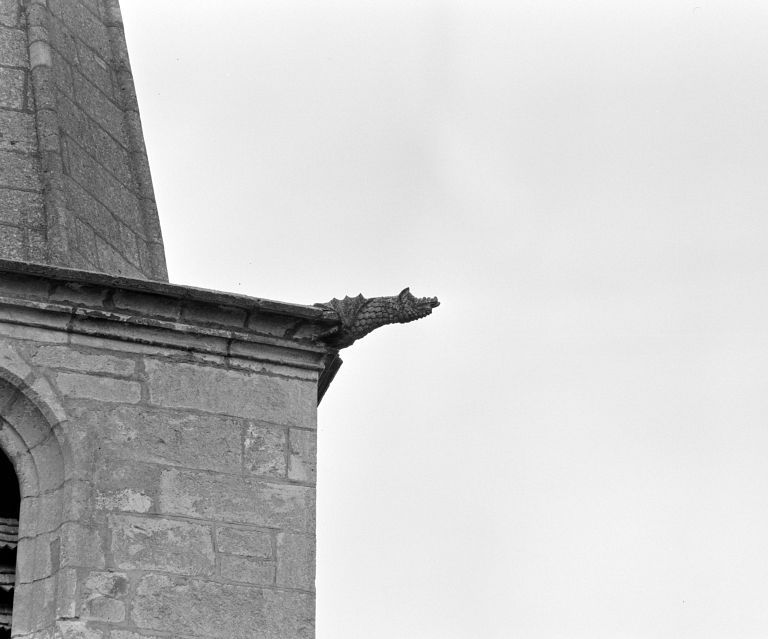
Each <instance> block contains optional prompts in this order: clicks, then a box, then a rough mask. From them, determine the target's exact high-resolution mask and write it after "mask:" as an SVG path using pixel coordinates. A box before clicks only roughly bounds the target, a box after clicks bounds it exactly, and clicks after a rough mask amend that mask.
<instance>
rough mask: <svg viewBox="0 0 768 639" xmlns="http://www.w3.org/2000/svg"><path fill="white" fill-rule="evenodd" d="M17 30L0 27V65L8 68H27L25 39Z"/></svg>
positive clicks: (21, 32) (22, 33)
mask: <svg viewBox="0 0 768 639" xmlns="http://www.w3.org/2000/svg"><path fill="white" fill-rule="evenodd" d="M24 35H25V34H24V32H23V31H21V30H19V29H7V28H5V27H2V26H0V64H2V65H4V66H8V67H24V66H27V39H26V38H25V37H24Z"/></svg>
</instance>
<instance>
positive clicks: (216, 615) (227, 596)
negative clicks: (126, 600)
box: [132, 575, 314, 639]
mask: <svg viewBox="0 0 768 639" xmlns="http://www.w3.org/2000/svg"><path fill="white" fill-rule="evenodd" d="M132 617H133V619H132V620H133V622H134V623H135V624H136V625H137V626H138V627H139V628H146V629H148V630H157V631H166V632H173V633H180V634H190V635H194V636H202V637H210V638H211V639H286V638H288V637H291V638H296V639H310V638H311V637H314V599H313V597H312V596H311V595H308V594H306V593H302V592H289V591H277V590H271V589H267V588H256V587H250V586H240V585H230V584H222V583H216V582H211V581H203V580H200V579H188V578H183V577H171V576H168V575H147V576H145V577H143V578H142V579H141V580H140V581H139V585H138V587H137V589H136V595H135V596H134V600H133V611H132Z"/></svg>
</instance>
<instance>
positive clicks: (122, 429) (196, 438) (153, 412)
mask: <svg viewBox="0 0 768 639" xmlns="http://www.w3.org/2000/svg"><path fill="white" fill-rule="evenodd" d="M70 419H71V420H73V421H75V422H77V423H81V424H83V425H84V426H85V427H86V428H88V430H89V431H90V432H93V433H99V435H100V437H101V438H102V441H103V446H104V447H105V448H107V449H109V450H111V451H112V454H114V455H115V456H116V457H118V458H121V459H132V460H135V461H143V462H150V463H158V464H170V465H173V466H183V467H186V468H191V469H200V470H218V471H222V472H227V473H239V472H240V469H241V461H240V442H241V438H242V431H243V428H244V425H243V423H242V422H241V421H240V420H237V419H233V418H229V417H221V416H218V415H200V414H194V413H184V412H178V411H168V410H158V409H155V408H146V407H139V406H101V407H98V408H94V407H92V406H89V407H88V408H85V409H75V410H73V411H71V418H70Z"/></svg>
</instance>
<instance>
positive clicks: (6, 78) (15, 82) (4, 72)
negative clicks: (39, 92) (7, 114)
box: [0, 68, 25, 109]
mask: <svg viewBox="0 0 768 639" xmlns="http://www.w3.org/2000/svg"><path fill="white" fill-rule="evenodd" d="M24 78H25V73H24V71H22V70H21V69H5V68H0V107H8V108H10V109H21V108H23V107H24Z"/></svg>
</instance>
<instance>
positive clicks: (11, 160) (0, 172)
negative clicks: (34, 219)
mask: <svg viewBox="0 0 768 639" xmlns="http://www.w3.org/2000/svg"><path fill="white" fill-rule="evenodd" d="M1 37H2V35H0V38H1ZM3 187H5V188H10V189H26V190H28V191H36V192H39V191H40V190H41V187H40V177H39V175H38V173H37V161H36V160H35V157H34V156H33V155H27V154H22V153H13V152H8V151H0V188H3Z"/></svg>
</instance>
